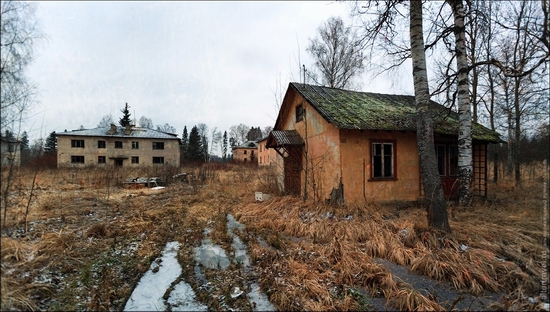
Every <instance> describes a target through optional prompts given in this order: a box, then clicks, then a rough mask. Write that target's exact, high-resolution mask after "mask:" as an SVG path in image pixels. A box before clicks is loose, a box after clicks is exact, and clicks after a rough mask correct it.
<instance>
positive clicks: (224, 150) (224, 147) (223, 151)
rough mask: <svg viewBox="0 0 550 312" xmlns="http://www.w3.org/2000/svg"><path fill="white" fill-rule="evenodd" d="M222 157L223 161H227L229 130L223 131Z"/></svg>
mask: <svg viewBox="0 0 550 312" xmlns="http://www.w3.org/2000/svg"><path fill="white" fill-rule="evenodd" d="M222 159H223V162H225V161H226V160H227V131H224V132H223V139H222Z"/></svg>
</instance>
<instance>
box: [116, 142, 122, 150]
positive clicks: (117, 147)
mask: <svg viewBox="0 0 550 312" xmlns="http://www.w3.org/2000/svg"><path fill="white" fill-rule="evenodd" d="M118 145H120V147H119V146H118ZM123 147H124V144H123V143H122V141H115V148H116V149H122V148H123Z"/></svg>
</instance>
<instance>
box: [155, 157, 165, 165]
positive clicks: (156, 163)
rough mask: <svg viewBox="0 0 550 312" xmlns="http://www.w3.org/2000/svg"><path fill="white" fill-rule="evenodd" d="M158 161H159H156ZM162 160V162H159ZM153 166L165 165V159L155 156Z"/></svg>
mask: <svg viewBox="0 0 550 312" xmlns="http://www.w3.org/2000/svg"><path fill="white" fill-rule="evenodd" d="M155 160H157V161H155ZM158 160H160V162H158ZM153 164H154V165H164V157H163V156H153Z"/></svg>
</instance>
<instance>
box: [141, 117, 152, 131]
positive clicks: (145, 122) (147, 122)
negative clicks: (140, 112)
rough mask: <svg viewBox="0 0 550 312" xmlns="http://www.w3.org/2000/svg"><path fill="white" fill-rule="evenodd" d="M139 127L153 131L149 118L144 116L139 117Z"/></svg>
mask: <svg viewBox="0 0 550 312" xmlns="http://www.w3.org/2000/svg"><path fill="white" fill-rule="evenodd" d="M139 126H140V127H141V128H146V129H155V126H154V125H153V121H152V120H151V118H147V117H145V116H141V118H140V119H139Z"/></svg>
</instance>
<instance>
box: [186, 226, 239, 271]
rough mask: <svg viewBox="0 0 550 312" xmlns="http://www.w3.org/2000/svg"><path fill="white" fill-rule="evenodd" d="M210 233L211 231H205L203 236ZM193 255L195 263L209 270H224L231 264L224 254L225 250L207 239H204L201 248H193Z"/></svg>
mask: <svg viewBox="0 0 550 312" xmlns="http://www.w3.org/2000/svg"><path fill="white" fill-rule="evenodd" d="M211 231H212V230H211V229H205V230H204V235H205V236H206V235H208V234H210V232H211ZM194 254H195V261H196V262H197V263H200V264H201V265H202V266H204V267H206V268H209V269H221V270H225V269H226V268H227V267H228V266H229V264H230V263H231V262H230V261H229V258H228V257H227V255H226V254H225V250H223V248H222V247H220V246H218V245H215V244H212V241H211V240H210V239H209V238H204V239H203V240H202V243H201V246H200V247H195V249H194Z"/></svg>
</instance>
